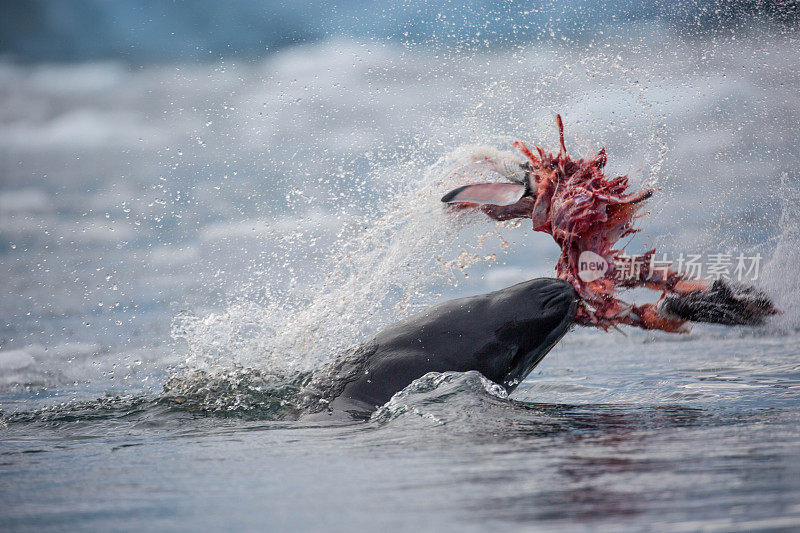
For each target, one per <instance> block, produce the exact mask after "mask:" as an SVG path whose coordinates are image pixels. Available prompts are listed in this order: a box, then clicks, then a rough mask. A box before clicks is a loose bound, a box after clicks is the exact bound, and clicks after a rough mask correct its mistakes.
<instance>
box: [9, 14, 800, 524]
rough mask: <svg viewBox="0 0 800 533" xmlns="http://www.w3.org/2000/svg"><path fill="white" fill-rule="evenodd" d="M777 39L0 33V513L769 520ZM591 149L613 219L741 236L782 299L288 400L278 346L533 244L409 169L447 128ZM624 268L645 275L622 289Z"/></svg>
mask: <svg viewBox="0 0 800 533" xmlns="http://www.w3.org/2000/svg"><path fill="white" fill-rule="evenodd" d="M797 50H798V38H797V34H796V33H792V32H790V31H788V30H786V29H785V28H779V27H773V26H769V25H760V24H756V25H753V26H752V27H748V28H746V29H744V30H737V31H735V32H717V33H709V34H701V35H686V34H680V33H676V32H675V31H674V30H673V29H671V28H669V27H667V26H666V25H663V24H661V23H659V22H654V21H649V22H648V21H638V22H630V23H628V25H627V26H625V31H623V32H618V33H616V34H608V35H598V36H596V37H595V38H592V39H585V40H579V41H565V42H559V40H548V41H530V42H527V41H526V42H520V43H517V44H509V43H508V42H506V43H504V44H503V46H495V45H492V46H486V47H478V48H474V47H469V48H447V47H436V46H430V45H428V44H414V43H401V42H396V41H393V40H391V39H386V40H381V39H364V40H358V39H355V38H344V37H329V38H323V39H321V40H318V41H313V42H309V43H306V44H300V45H295V46H287V47H284V48H281V49H280V50H278V51H274V52H270V53H266V54H264V55H262V56H258V57H252V58H246V59H245V58H239V59H232V58H227V59H214V60H211V61H208V62H198V61H184V62H169V61H168V62H161V63H153V64H149V63H148V64H143V65H134V64H131V63H129V62H120V61H118V60H103V61H90V62H80V63H46V62H40V63H20V62H17V61H15V60H13V59H4V60H3V61H2V62H0V95H1V96H0V98H2V101H3V104H4V105H3V106H2V108H0V123H2V127H0V272H2V274H3V280H4V281H3V283H2V285H1V286H0V291H1V292H0V295H1V296H0V408H1V409H2V418H0V434H1V435H2V438H1V439H0V502H2V503H0V523H2V524H3V529H9V530H15V531H17V530H19V531H27V530H30V531H33V530H35V531H47V530H53V531H55V530H71V531H73V530H120V529H149V530H187V529H197V528H211V527H213V528H217V529H220V528H234V527H235V528H240V529H259V530H261V529H275V530H286V529H302V530H311V529H323V528H324V529H329V530H352V529H356V530H373V529H377V528H388V529H390V530H406V529H412V528H413V529H422V530H446V529H455V528H458V529H463V530H475V531H485V530H486V529H489V528H493V529H500V530H506V529H512V528H513V529H515V530H516V529H519V528H520V527H525V528H527V529H533V530H537V529H540V530H553V529H563V530H570V531H572V530H574V531H581V530H609V531H619V530H647V529H653V530H658V531H696V530H705V531H751V530H778V531H780V530H793V529H796V528H798V527H800V481H798V480H800V476H799V475H798V474H800V461H798V459H797V458H798V453H799V452H800V420H798V416H800V415H798V412H799V411H798V407H800V361H798V349H799V348H800V337H799V336H798V330H797V326H798V310H797V301H798V296H799V295H800V292H799V291H800V276H798V269H797V265H798V264H800V261H798V259H799V258H798V252H797V250H798V244H800V240H799V239H800V230H798V225H797V217H796V210H797V201H796V200H797V199H798V193H797V185H798V180H800V175H799V174H798V172H797V170H796V165H797V163H798V161H800V154H798V146H799V143H798V141H799V140H800V139H798V128H797V124H798V121H800V100H798V99H797V94H798V89H799V88H800V69H799V68H798V64H800V62H798V61H797V59H798V54H797ZM556 113H561V114H562V115H563V117H564V121H565V126H566V132H567V146H568V148H569V150H570V152H571V153H573V154H577V155H582V154H585V155H587V156H588V155H591V154H592V153H593V152H594V151H596V150H597V149H599V148H600V147H601V146H606V149H607V151H608V154H609V165H608V167H607V168H608V172H609V173H610V174H629V175H630V176H631V180H632V181H633V183H634V184H636V185H641V184H648V185H650V186H654V187H657V188H658V189H659V191H658V194H657V195H656V198H654V200H653V201H652V202H651V203H650V209H649V214H648V216H646V217H644V218H643V219H642V220H641V222H640V226H641V228H642V230H643V231H642V233H640V234H639V235H637V236H636V238H635V239H633V240H632V242H631V243H630V244H629V245H628V248H627V249H628V250H631V251H639V250H644V249H645V248H644V247H645V246H650V245H653V246H656V247H657V248H658V249H659V250H660V251H663V252H665V253H669V254H673V255H677V254H680V253H687V254H688V253H702V254H713V253H730V254H737V253H745V254H747V255H755V254H760V255H761V256H762V257H763V262H762V264H761V269H760V272H759V276H758V279H757V280H756V281H755V283H756V284H757V285H758V286H759V287H761V288H762V289H763V290H765V291H767V292H768V293H769V294H771V295H772V296H773V298H774V299H775V300H776V302H777V303H778V305H779V306H780V307H781V309H782V310H783V311H784V313H783V314H782V315H781V316H779V317H776V318H775V319H774V320H772V321H771V322H770V323H769V324H767V325H766V326H764V327H762V328H755V329H753V328H747V329H741V328H740V329H734V328H723V327H711V326H697V327H695V328H694V330H693V331H692V333H690V334H688V335H680V336H670V335H665V334H664V335H662V334H651V333H644V332H639V331H634V330H625V331H624V332H623V333H618V332H614V333H602V332H598V331H593V330H587V329H575V330H574V331H572V332H570V333H569V334H568V335H567V336H566V337H565V338H564V339H563V340H562V341H561V343H560V344H559V345H558V346H556V348H555V349H554V350H553V351H552V353H551V354H549V355H548V356H547V357H546V358H545V360H544V361H543V362H542V363H541V365H540V366H539V367H537V369H536V370H535V371H534V373H533V374H532V375H531V376H530V377H529V378H528V379H527V380H526V381H525V382H524V383H523V384H522V385H520V387H519V388H518V390H517V391H515V392H514V393H513V394H512V395H511V396H510V397H505V396H504V395H502V394H498V393H497V391H496V390H495V388H493V387H491V384H489V383H487V382H486V381H485V380H484V379H483V378H482V377H481V376H480V375H478V374H475V373H467V374H438V375H429V376H426V377H424V378H422V379H420V380H417V381H416V382H414V383H413V384H412V385H410V386H409V387H407V388H406V389H405V390H404V391H401V392H400V393H398V394H397V395H395V397H394V398H393V399H392V400H391V401H390V402H388V403H387V404H386V405H384V406H382V407H381V408H380V409H379V410H378V411H377V412H376V413H375V415H374V416H373V417H372V418H371V419H370V420H369V421H366V422H364V421H341V420H339V421H336V422H331V423H322V422H309V421H306V420H303V419H302V417H300V416H299V414H300V413H299V411H298V409H297V407H296V405H295V403H294V400H295V399H296V396H297V391H298V390H299V388H300V387H301V386H302V383H303V382H304V380H305V379H307V376H308V375H309V373H312V372H313V371H314V370H315V369H317V368H319V367H320V366H321V365H322V364H324V363H326V362H328V361H330V360H332V359H333V358H335V357H336V356H337V355H338V354H339V353H341V351H342V350H344V349H346V348H348V347H350V346H353V345H355V344H357V343H358V342H360V341H362V340H364V339H366V338H367V337H369V336H370V335H371V334H373V333H375V332H376V331H378V330H379V329H380V328H381V327H383V326H385V325H388V324H390V323H392V322H394V321H395V320H397V319H399V318H402V317H404V316H407V315H408V314H410V313H412V312H415V311H417V310H420V309H422V308H424V307H426V306H428V305H430V304H432V303H435V302H437V301H441V300H443V299H447V298H451V297H455V296H459V295H467V294H477V293H481V292H486V291H489V290H494V289H497V288H500V287H504V286H507V285H510V284H512V283H515V282H518V281H522V280H525V279H530V278H532V277H535V276H546V275H550V274H551V273H552V269H553V266H554V264H555V260H556V258H557V256H558V249H557V248H556V246H555V245H554V244H553V243H552V242H551V240H550V238H549V237H548V236H546V235H541V234H534V233H532V232H531V230H530V228H529V226H528V225H526V224H524V223H523V224H520V225H514V224H504V225H496V224H494V223H492V222H489V221H487V220H485V219H483V218H481V217H477V216H476V217H469V216H464V217H454V216H451V215H448V214H447V213H444V212H443V211H442V209H441V206H440V203H439V198H440V196H441V195H442V194H443V193H444V192H446V191H447V190H449V188H452V187H453V186H455V185H457V184H461V183H463V182H464V181H465V180H468V179H472V178H473V177H474V176H472V174H475V173H476V172H475V171H473V170H469V169H466V168H465V166H464V163H465V155H464V154H466V153H467V152H468V151H469V150H470V148H469V147H471V146H475V145H483V144H488V145H492V146H496V147H499V148H503V149H508V148H509V147H510V144H511V142H513V141H514V140H516V139H522V140H525V141H530V142H534V143H539V144H541V145H543V146H545V147H546V148H550V149H554V148H555V146H556V143H557V136H556V131H555V127H554V124H553V117H554V115H555V114H556ZM631 297H632V298H636V299H638V298H644V299H646V298H650V299H653V298H655V297H656V295H653V294H634V295H632V296H631Z"/></svg>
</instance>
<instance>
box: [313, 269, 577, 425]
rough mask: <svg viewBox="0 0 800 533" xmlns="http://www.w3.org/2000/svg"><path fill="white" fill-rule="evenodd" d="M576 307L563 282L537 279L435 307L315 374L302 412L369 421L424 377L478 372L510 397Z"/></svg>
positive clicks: (560, 334) (570, 320)
mask: <svg viewBox="0 0 800 533" xmlns="http://www.w3.org/2000/svg"><path fill="white" fill-rule="evenodd" d="M577 304H578V296H577V294H576V293H575V290H574V289H573V288H572V286H571V285H570V284H569V283H567V282H566V281H563V280H560V279H554V278H539V279H534V280H530V281H526V282H523V283H519V284H517V285H514V286H512V287H507V288H505V289H501V290H498V291H495V292H490V293H488V294H481V295H478V296H470V297H467V298H459V299H457V300H450V301H448V302H444V303H442V304H439V305H436V306H434V307H431V308H430V309H428V310H426V311H423V312H421V313H419V314H417V315H414V316H411V317H409V318H407V319H405V320H403V321H401V322H398V323H396V324H393V325H392V326H389V327H388V328H386V329H384V330H383V331H381V332H380V333H378V334H377V335H375V337H373V338H372V339H370V340H369V341H367V342H366V343H364V344H363V345H361V346H359V347H357V348H354V349H351V350H349V351H348V352H346V353H345V354H344V355H343V356H342V357H341V358H339V359H338V360H337V361H335V362H334V363H332V364H331V365H329V366H328V367H327V368H326V369H324V370H322V371H321V372H319V373H317V375H315V376H314V378H313V379H312V381H311V383H310V384H309V386H308V387H307V389H306V399H305V402H304V403H305V407H306V408H308V409H309V410H310V411H312V412H320V411H323V412H324V411H328V412H332V411H345V412H348V413H350V414H351V415H353V416H356V417H365V416H367V417H368V416H369V414H370V413H371V412H372V411H374V410H375V409H376V408H378V407H380V406H381V405H383V404H384V403H386V402H387V401H388V400H389V399H390V398H391V397H392V395H394V394H395V393H396V392H398V391H400V390H402V389H404V388H405V387H406V386H408V385H409V384H410V383H411V382H412V381H414V380H415V379H417V378H420V377H422V376H424V375H425V374H427V373H428V372H448V371H455V372H467V371H469V370H477V371H478V372H480V373H481V374H483V375H484V376H485V377H486V378H488V379H490V380H492V381H494V382H495V383H498V384H500V385H502V386H503V387H505V389H506V390H507V391H508V392H511V391H513V390H514V389H515V388H516V386H517V385H518V384H519V383H520V382H522V381H523V380H524V379H525V378H526V377H527V376H528V374H530V372H531V371H532V370H533V369H534V367H535V366H536V365H537V364H539V362H540V361H541V360H542V359H543V358H544V356H545V355H547V353H548V352H549V351H550V349H551V348H552V347H553V346H555V344H556V343H557V342H558V341H559V340H560V339H561V337H563V336H564V334H566V333H567V331H568V330H569V329H570V327H571V326H572V324H573V321H574V318H575V312H576V309H577Z"/></svg>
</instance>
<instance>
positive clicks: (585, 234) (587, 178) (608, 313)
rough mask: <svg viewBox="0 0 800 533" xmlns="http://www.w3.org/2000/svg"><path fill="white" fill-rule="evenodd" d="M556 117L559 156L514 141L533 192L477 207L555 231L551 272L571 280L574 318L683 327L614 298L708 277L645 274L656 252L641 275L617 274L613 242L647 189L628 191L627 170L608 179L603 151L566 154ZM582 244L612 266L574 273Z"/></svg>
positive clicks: (702, 285)
mask: <svg viewBox="0 0 800 533" xmlns="http://www.w3.org/2000/svg"><path fill="white" fill-rule="evenodd" d="M556 122H557V124H558V131H559V140H560V151H559V153H558V155H553V154H550V153H545V152H544V150H542V149H541V148H539V147H538V146H536V147H535V148H536V151H537V152H538V155H537V154H534V153H533V152H532V151H531V150H530V149H529V148H528V147H527V146H526V145H525V144H524V143H522V142H517V143H514V146H515V147H516V148H517V149H519V150H520V152H522V154H523V155H525V157H526V158H527V159H528V160H529V161H530V165H531V167H532V171H531V188H532V189H533V191H532V192H533V193H534V196H526V197H524V198H522V199H521V200H520V201H519V202H517V203H516V204H513V205H508V206H496V205H481V206H480V209H481V210H482V211H483V212H485V213H486V214H487V215H489V216H490V217H492V218H494V219H495V220H509V219H513V218H528V217H529V218H531V219H532V220H533V229H534V230H536V231H543V232H546V233H549V234H550V235H552V236H553V239H555V241H556V243H558V245H559V246H560V247H561V256H560V257H559V260H558V264H557V265H556V275H557V276H558V277H559V278H561V279H564V280H566V281H568V282H569V283H571V284H572V286H573V287H575V290H576V291H577V292H578V295H579V296H580V298H581V303H580V305H579V309H578V316H577V321H578V323H581V324H583V325H593V326H598V327H601V328H603V329H608V328H609V327H611V326H615V325H617V324H628V325H632V326H637V327H640V328H644V329H660V330H664V331H684V330H685V328H684V327H683V326H684V324H685V322H684V321H682V320H671V319H669V318H666V317H664V316H662V315H661V314H659V313H658V312H657V309H656V304H645V305H642V306H635V305H630V304H626V303H625V302H623V301H621V300H619V299H617V298H616V297H615V293H616V291H617V290H618V289H620V288H630V287H634V286H646V287H649V288H651V289H655V290H660V291H662V292H664V293H667V292H672V293H677V294H686V293H689V292H693V291H697V290H704V289H706V288H708V287H709V285H710V284H709V282H708V281H706V280H692V279H686V278H684V277H683V276H682V275H681V274H679V273H677V272H675V271H671V270H670V271H666V272H652V273H651V272H650V268H649V267H650V258H651V257H652V254H653V253H654V252H655V250H651V251H649V252H647V253H646V254H643V255H642V256H639V257H638V259H637V260H638V261H639V262H640V264H641V265H642V269H641V271H640V273H639V276H637V277H635V278H627V279H623V280H618V279H616V272H615V269H614V265H615V263H616V262H617V261H616V260H619V259H621V256H622V255H623V254H622V251H621V250H619V249H616V248H614V245H615V244H616V243H617V242H618V241H619V240H620V239H621V238H623V237H625V236H627V235H630V234H632V233H636V232H637V231H638V230H636V229H634V228H633V220H634V218H635V215H636V213H637V211H638V210H639V208H640V207H641V206H642V204H643V202H644V200H646V199H647V198H649V197H650V195H651V194H652V192H653V191H652V190H644V191H639V192H634V193H630V192H628V178H627V176H619V177H616V178H613V179H608V178H606V177H605V175H604V174H603V167H604V166H605V164H606V154H605V149H601V150H600V151H599V152H598V153H597V155H596V156H595V157H594V158H593V159H589V160H585V159H578V160H574V159H572V158H571V157H570V156H569V155H568V154H567V150H566V147H565V146H564V126H563V124H562V121H561V116H560V115H557V116H556ZM586 250H589V251H592V252H594V253H596V254H598V255H599V256H601V257H603V258H604V259H605V260H606V261H607V263H608V264H609V265H610V268H609V269H608V270H607V271H606V273H605V275H604V276H603V277H601V278H600V279H597V280H595V281H592V282H588V283H587V282H584V281H582V280H581V279H580V277H579V276H578V257H579V256H580V254H581V253H582V252H584V251H586ZM626 257H629V256H626ZM662 297H663V295H662Z"/></svg>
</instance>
